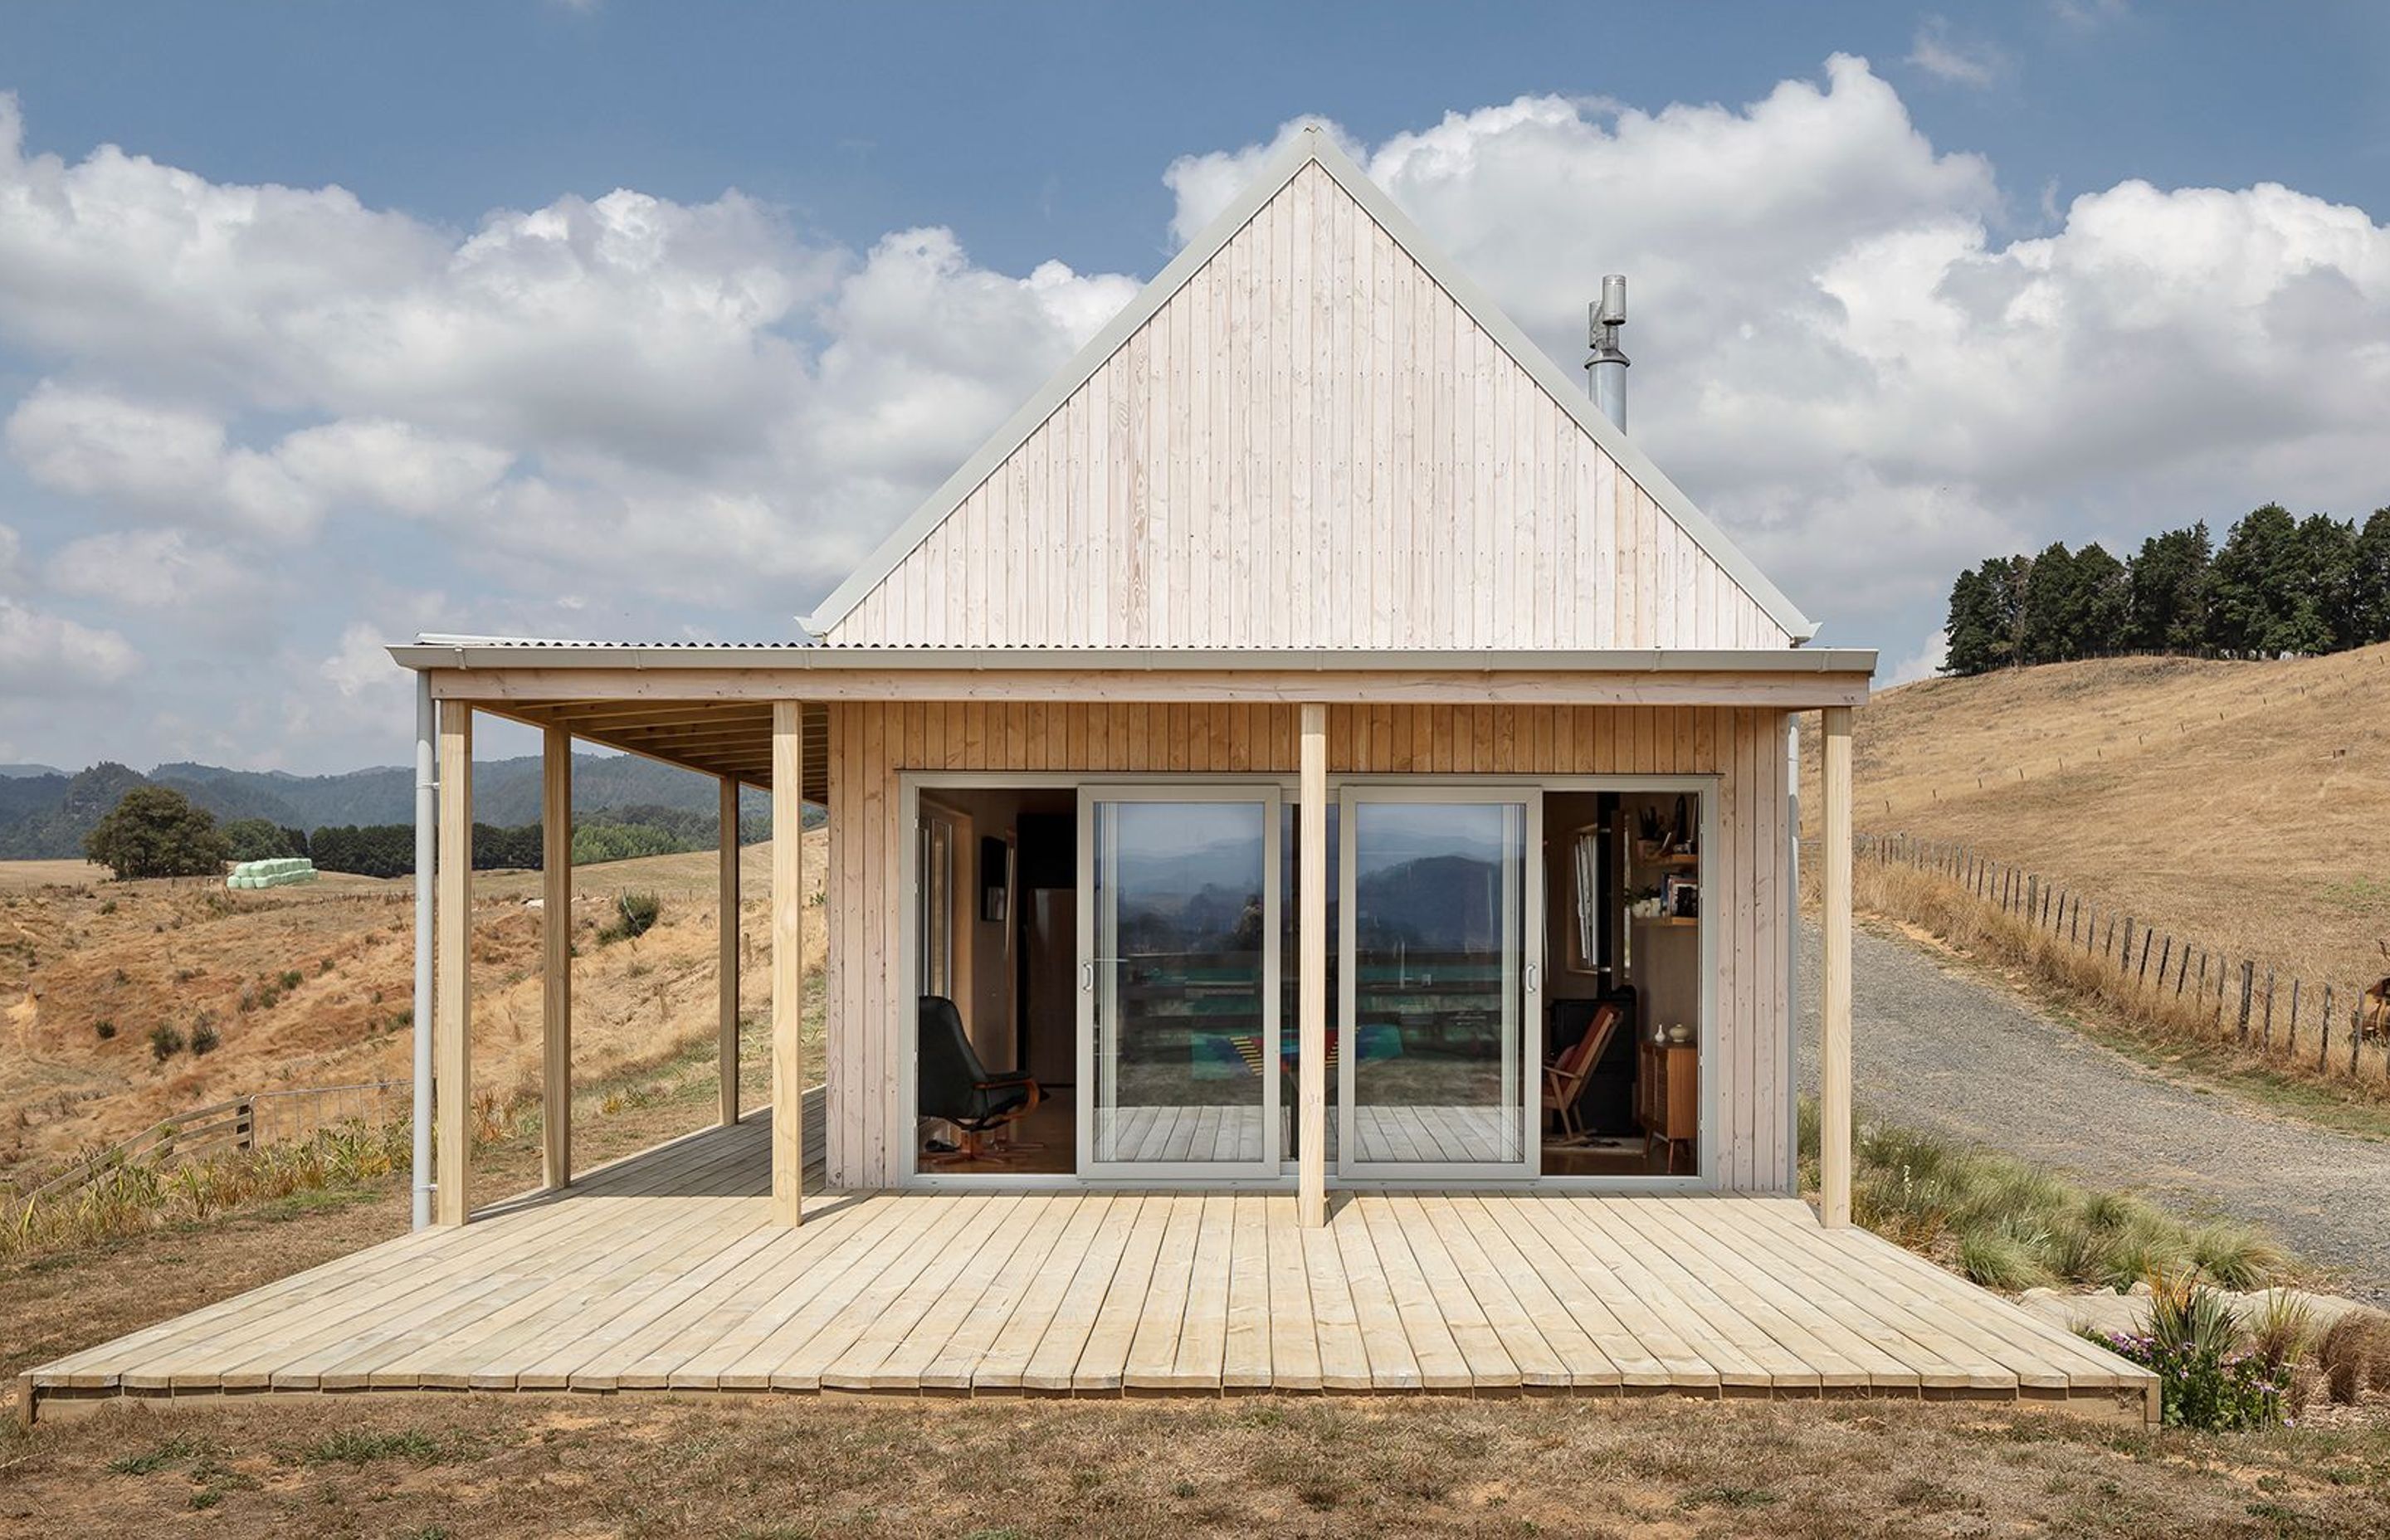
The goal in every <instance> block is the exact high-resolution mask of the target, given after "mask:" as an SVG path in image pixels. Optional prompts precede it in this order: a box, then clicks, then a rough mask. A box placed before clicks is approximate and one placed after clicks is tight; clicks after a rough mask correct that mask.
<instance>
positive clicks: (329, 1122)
mask: <svg viewBox="0 0 2390 1540" xmlns="http://www.w3.org/2000/svg"><path fill="white" fill-rule="evenodd" d="M414 1084H415V1083H414V1082H413V1081H407V1080H371V1081H361V1082H359V1083H357V1084H353V1085H306V1086H297V1087H293V1088H290V1089H288V1090H279V1091H259V1092H257V1093H255V1094H253V1095H251V1096H246V1097H232V1098H230V1099H228V1100H225V1101H219V1102H212V1103H210V1104H209V1105H208V1106H205V1107H198V1108H193V1109H191V1110H189V1111H186V1112H177V1113H174V1114H173V1115H172V1116H170V1117H166V1118H161V1119H160V1120H159V1121H158V1122H156V1123H151V1124H150V1125H149V1126H148V1128H146V1129H144V1130H142V1131H141V1132H140V1133H139V1134H136V1135H135V1136H133V1137H132V1138H129V1139H126V1140H124V1141H122V1143H119V1144H115V1145H111V1146H110V1147H109V1148H108V1149H103V1150H100V1151H99V1152H97V1153H96V1154H94V1155H89V1156H86V1157H84V1159H83V1160H80V1161H76V1162H75V1163H74V1164H72V1165H71V1166H69V1167H68V1168H67V1169H66V1170H64V1171H62V1172H60V1173H59V1174H57V1175H56V1176H53V1177H51V1178H50V1179H49V1180H48V1181H46V1182H44V1183H43V1184H42V1185H41V1186H40V1187H36V1188H34V1189H33V1190H32V1192H30V1193H28V1194H26V1200H27V1201H28V1202H31V1201H32V1200H38V1199H48V1198H57V1197H60V1196H63V1195H64V1194H67V1193H70V1192H73V1191H75V1190H76V1189H77V1188H80V1187H87V1186H89V1185H90V1184H91V1183H93V1182H96V1181H97V1180H99V1179H100V1178H101V1177H103V1176H105V1175H107V1174H109V1172H111V1171H114V1170H117V1169H118V1168H119V1167H122V1166H124V1165H126V1164H128V1163H131V1162H134V1161H141V1162H145V1163H147V1164H150V1165H154V1166H160V1167H164V1166H169V1165H172V1164H173V1163H174V1162H176V1161H186V1160H189V1159H191V1158H193V1157H195V1156H205V1155H216V1154H223V1153H225V1152H245V1151H248V1150H252V1149H263V1148H265V1147H266V1146H268V1145H276V1144H289V1143H294V1142H296V1141H299V1140H302V1139H310V1138H313V1137H315V1136H316V1135H317V1134H320V1133H323V1132H324V1131H325V1130H327V1129H333V1128H367V1129H370V1128H379V1127H382V1126H383V1125H385V1124H388V1123H394V1122H397V1121H398V1120H400V1119H402V1118H405V1117H406V1116H407V1115H409V1113H410V1112H411V1111H412V1110H413V1107H412V1104H411V1097H410V1093H411V1091H412V1090H413V1088H414Z"/></svg>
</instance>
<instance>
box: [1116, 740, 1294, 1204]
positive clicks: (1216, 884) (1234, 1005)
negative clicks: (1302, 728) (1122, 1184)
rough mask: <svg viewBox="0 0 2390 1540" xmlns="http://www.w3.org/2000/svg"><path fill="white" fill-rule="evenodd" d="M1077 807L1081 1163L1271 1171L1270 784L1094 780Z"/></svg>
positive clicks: (1274, 811) (1275, 1150) (1273, 817)
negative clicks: (1212, 786)
mask: <svg viewBox="0 0 2390 1540" xmlns="http://www.w3.org/2000/svg"><path fill="white" fill-rule="evenodd" d="M1079 816H1080V827H1081V832H1082V838H1081V840H1080V844H1079V848H1080V852H1081V856H1080V877H1079V880H1080V893H1081V903H1080V915H1081V920H1080V957H1081V966H1080V1033H1079V1038H1080V1051H1081V1055H1082V1058H1081V1061H1080V1076H1079V1084H1081V1085H1083V1086H1086V1087H1088V1094H1087V1095H1086V1096H1085V1097H1082V1099H1081V1110H1080V1117H1081V1128H1080V1136H1079V1149H1080V1150H1081V1151H1082V1161H1083V1163H1082V1167H1081V1169H1082V1171H1083V1172H1084V1173H1085V1174H1089V1175H1171V1174H1178V1175H1219V1176H1230V1175H1263V1174H1274V1173H1275V1172H1276V1171H1277V1169H1278V1161H1279V1106H1280V1104H1281V1101H1282V1099H1283V1097H1284V1095H1285V1093H1284V1092H1283V1090H1282V1083H1284V1082H1285V1081H1286V1080H1288V1079H1289V1078H1290V1077H1291V1075H1292V1073H1293V1063H1292V1060H1291V1058H1289V1057H1288V1056H1287V1055H1286V1054H1285V1053H1284V1051H1283V1049H1282V1046H1281V1045H1280V1042H1279V1020H1280V1009H1279V978H1278V972H1279V945H1280V942H1279V881H1278V872H1279V806H1278V793H1277V791H1276V789H1246V788H1238V789H1221V790H1207V789H1203V788H1200V787H1142V786H1140V787H1104V788H1090V789H1086V790H1084V791H1082V792H1081V793H1080V812H1079Z"/></svg>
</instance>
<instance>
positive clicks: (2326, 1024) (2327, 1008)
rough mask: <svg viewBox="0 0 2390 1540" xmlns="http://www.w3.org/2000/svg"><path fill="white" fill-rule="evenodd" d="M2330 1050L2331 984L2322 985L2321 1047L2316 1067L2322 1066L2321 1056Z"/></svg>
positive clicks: (2317, 1055)
mask: <svg viewBox="0 0 2390 1540" xmlns="http://www.w3.org/2000/svg"><path fill="white" fill-rule="evenodd" d="M2330 1052H2332V985H2330V984H2326V985H2324V986H2323V1047H2322V1048H2321V1049H2320V1050H2319V1051H2318V1053H2317V1054H2316V1067H2317V1068H2318V1069H2321V1068H2322V1067H2323V1056H2324V1055H2325V1054H2328V1053H2330Z"/></svg>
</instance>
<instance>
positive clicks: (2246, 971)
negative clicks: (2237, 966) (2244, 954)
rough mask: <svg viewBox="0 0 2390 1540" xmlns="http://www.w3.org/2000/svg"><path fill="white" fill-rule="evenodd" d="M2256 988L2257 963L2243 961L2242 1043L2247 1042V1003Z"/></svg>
mask: <svg viewBox="0 0 2390 1540" xmlns="http://www.w3.org/2000/svg"><path fill="white" fill-rule="evenodd" d="M2256 989H2257V965H2256V964H2255V963H2253V962H2243V963H2242V965H2241V1031H2240V1039H2241V1041H2242V1043H2244V1044H2245V1043H2247V1042H2248V1041H2249V1004H2250V997H2251V996H2252V995H2255V993H2256Z"/></svg>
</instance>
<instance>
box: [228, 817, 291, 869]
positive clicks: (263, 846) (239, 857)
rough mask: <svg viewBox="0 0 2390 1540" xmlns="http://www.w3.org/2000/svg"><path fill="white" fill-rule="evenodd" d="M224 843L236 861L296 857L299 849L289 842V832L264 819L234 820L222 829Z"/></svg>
mask: <svg viewBox="0 0 2390 1540" xmlns="http://www.w3.org/2000/svg"><path fill="white" fill-rule="evenodd" d="M224 837H225V845H226V846H227V847H229V849H230V850H231V852H232V858H233V859H234V860H236V861H270V860H272V859H274V858H275V857H276V856H279V855H297V854H298V853H300V850H301V847H299V846H296V845H293V844H292V843H291V842H290V831H289V830H288V829H284V828H276V827H275V826H274V824H273V823H272V821H271V820H268V819H265V818H235V819H234V820H233V821H232V822H230V823H228V824H226V825H225V827H224Z"/></svg>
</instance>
